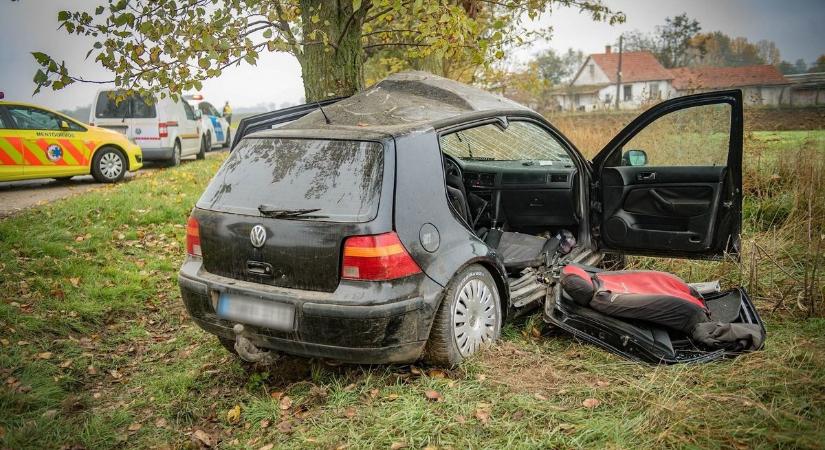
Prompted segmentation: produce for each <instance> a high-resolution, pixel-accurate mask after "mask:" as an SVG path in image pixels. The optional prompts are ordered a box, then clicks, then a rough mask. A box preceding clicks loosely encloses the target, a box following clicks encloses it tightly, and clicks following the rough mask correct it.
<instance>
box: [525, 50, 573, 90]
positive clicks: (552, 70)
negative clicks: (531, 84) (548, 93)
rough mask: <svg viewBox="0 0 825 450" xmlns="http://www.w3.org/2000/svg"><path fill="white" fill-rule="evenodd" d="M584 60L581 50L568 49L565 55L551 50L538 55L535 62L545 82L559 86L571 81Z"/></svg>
mask: <svg viewBox="0 0 825 450" xmlns="http://www.w3.org/2000/svg"><path fill="white" fill-rule="evenodd" d="M584 60H585V55H584V52H582V51H581V50H573V49H572V48H568V49H567V51H566V52H565V53H562V54H559V53H557V52H556V51H555V50H553V49H552V48H551V49H547V50H545V51H544V52H542V53H540V54H538V55H536V57H535V59H534V62H535V65H536V69H537V70H538V72H539V75H540V76H541V78H542V79H543V80H545V81H548V82H550V83H551V84H559V83H563V82H567V81H570V79H571V78H573V76H574V75H575V74H576V71H577V70H578V69H579V67H581V65H582V64H583V63H584Z"/></svg>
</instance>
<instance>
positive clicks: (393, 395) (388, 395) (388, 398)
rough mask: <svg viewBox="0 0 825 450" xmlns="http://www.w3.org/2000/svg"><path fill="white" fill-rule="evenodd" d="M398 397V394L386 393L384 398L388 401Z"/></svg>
mask: <svg viewBox="0 0 825 450" xmlns="http://www.w3.org/2000/svg"><path fill="white" fill-rule="evenodd" d="M398 397H400V396H399V395H398V394H396V393H392V394H387V396H386V397H385V398H386V399H387V400H389V401H393V400H397V399H398Z"/></svg>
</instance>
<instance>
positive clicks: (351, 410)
mask: <svg viewBox="0 0 825 450" xmlns="http://www.w3.org/2000/svg"><path fill="white" fill-rule="evenodd" d="M357 414H358V411H356V410H355V408H353V407H352V406H350V407H349V408H347V409H346V410H344V416H346V417H347V418H348V419H352V418H353V417H355V416H356V415H357Z"/></svg>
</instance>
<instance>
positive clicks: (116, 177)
mask: <svg viewBox="0 0 825 450" xmlns="http://www.w3.org/2000/svg"><path fill="white" fill-rule="evenodd" d="M127 167H129V163H128V161H126V157H125V156H124V155H123V153H121V152H120V150H118V149H116V148H112V147H103V148H102V149H100V150H98V151H97V152H95V156H94V157H93V158H92V167H91V169H92V170H91V172H92V176H93V177H94V179H95V180H96V181H97V182H98V183H115V182H117V181H120V180H122V179H123V177H124V176H125V175H126V169H127Z"/></svg>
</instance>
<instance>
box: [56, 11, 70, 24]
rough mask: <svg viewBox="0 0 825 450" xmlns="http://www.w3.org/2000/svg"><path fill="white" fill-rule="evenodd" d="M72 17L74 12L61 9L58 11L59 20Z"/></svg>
mask: <svg viewBox="0 0 825 450" xmlns="http://www.w3.org/2000/svg"><path fill="white" fill-rule="evenodd" d="M70 17H72V14H71V13H70V12H69V11H60V12H59V13H57V20H59V21H61V22H63V21H65V20H69V18H70Z"/></svg>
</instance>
